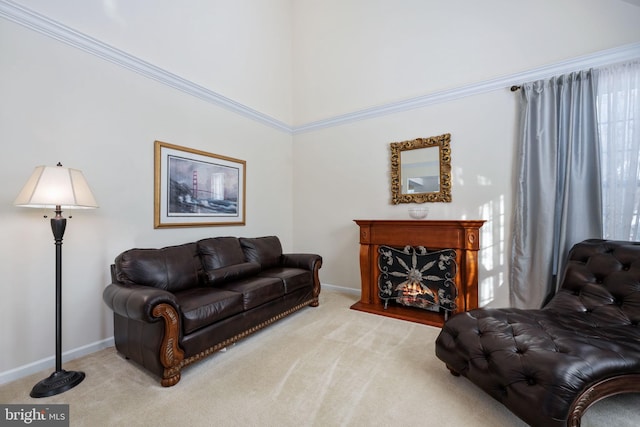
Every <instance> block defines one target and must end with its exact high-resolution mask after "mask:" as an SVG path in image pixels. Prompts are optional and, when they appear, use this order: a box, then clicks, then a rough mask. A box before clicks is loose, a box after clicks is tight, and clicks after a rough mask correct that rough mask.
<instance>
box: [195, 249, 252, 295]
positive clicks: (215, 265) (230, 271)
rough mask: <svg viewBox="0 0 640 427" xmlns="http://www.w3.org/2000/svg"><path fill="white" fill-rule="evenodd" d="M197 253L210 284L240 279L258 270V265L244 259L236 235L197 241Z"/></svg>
mask: <svg viewBox="0 0 640 427" xmlns="http://www.w3.org/2000/svg"><path fill="white" fill-rule="evenodd" d="M197 246H198V254H199V255H200V259H201V260H202V267H203V269H204V273H205V275H206V277H207V281H208V283H209V284H210V285H219V284H222V283H226V282H230V281H232V280H238V279H242V278H244V277H247V276H250V275H252V274H257V273H258V272H259V271H260V265H259V264H257V263H254V262H247V261H246V260H245V256H244V252H243V251H242V246H240V240H238V238H237V237H212V238H209V239H202V240H199V241H198V242H197Z"/></svg>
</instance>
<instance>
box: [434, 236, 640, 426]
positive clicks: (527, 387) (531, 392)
mask: <svg viewBox="0 0 640 427" xmlns="http://www.w3.org/2000/svg"><path fill="white" fill-rule="evenodd" d="M639 322H640V243H638V242H624V241H609V240H599V239H597V240H596V239H591V240H586V241H584V242H582V243H578V244H576V245H575V246H574V247H573V248H572V249H571V251H570V253H569V260H568V264H567V266H566V269H565V273H564V278H563V280H562V286H561V288H560V290H559V291H558V292H557V293H556V295H555V296H554V297H553V298H552V299H551V301H550V302H549V303H548V304H547V305H546V306H545V307H544V308H542V309H537V310H522V309H515V308H503V309H488V308H480V309H476V310H472V311H469V312H466V313H460V314H457V315H455V316H454V317H452V318H451V319H449V320H448V321H447V322H446V323H445V325H444V326H443V328H442V331H441V332H440V335H439V336H438V338H437V340H436V355H437V357H438V358H440V359H441V360H442V361H443V362H445V363H446V365H447V367H448V368H449V370H450V371H451V373H452V374H454V375H462V376H464V377H467V378H468V379H469V380H470V381H472V382H473V383H474V384H476V385H477V386H478V387H480V388H481V389H482V390H484V391H485V392H486V393H488V394H489V395H491V396H492V397H494V398H495V399H497V400H498V401H500V402H501V403H502V404H503V405H505V406H506V407H507V408H509V410H511V411H512V412H513V413H514V414H515V415H517V416H518V417H520V418H521V419H522V420H524V421H525V422H526V423H528V424H530V425H532V426H545V427H549V426H563V425H568V426H579V425H580V419H581V417H582V415H583V413H584V412H585V411H586V410H587V409H588V408H589V406H591V405H592V404H593V403H595V402H597V401H598V400H600V399H602V398H605V397H607V396H612V395H614V394H619V393H627V392H640V327H639V326H638V323H639Z"/></svg>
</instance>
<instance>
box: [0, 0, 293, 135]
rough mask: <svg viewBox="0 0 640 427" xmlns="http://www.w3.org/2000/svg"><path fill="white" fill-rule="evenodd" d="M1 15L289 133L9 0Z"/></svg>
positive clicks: (0, 6) (1, 4) (0, 1)
mask: <svg viewBox="0 0 640 427" xmlns="http://www.w3.org/2000/svg"><path fill="white" fill-rule="evenodd" d="M0 17H2V18H5V19H8V20H9V21H12V22H15V23H17V24H19V25H22V26H24V27H26V28H29V29H31V30H33V31H36V32H38V33H40V34H44V35H45V36H48V37H51V38H53V39H55V40H58V41H60V42H62V43H65V44H67V45H69V46H73V47H75V48H78V49H80V50H83V51H85V52H87V53H90V54H91V55H95V56H97V57H99V58H102V59H104V60H107V61H109V62H112V63H114V64H116V65H119V66H121V67H124V68H126V69H128V70H131V71H134V72H136V73H138V74H141V75H143V76H145V77H148V78H150V79H153V80H156V81H158V82H160V83H162V84H164V85H167V86H170V87H172V88H174V89H177V90H179V91H182V92H185V93H187V94H189V95H192V96H195V97H196V98H200V99H202V100H204V101H206V102H209V103H211V104H214V105H217V106H219V107H222V108H225V109H227V110H230V111H232V112H234V113H237V114H240V115H242V116H245V117H248V118H250V119H253V120H255V121H257V122H260V123H262V124H265V125H267V126H271V127H273V128H276V129H278V130H281V131H284V132H287V133H291V127H290V126H289V125H287V124H285V123H283V122H281V121H279V120H276V119H274V118H273V117H270V116H268V115H266V114H264V113H261V112H259V111H256V110H254V109H252V108H249V107H247V106H245V105H243V104H241V103H239V102H236V101H234V100H232V99H230V98H227V97H225V96H223V95H220V94H219V93H216V92H214V91H212V90H209V89H207V88H205V87H203V86H200V85H198V84H196V83H194V82H191V81H189V80H187V79H184V78H182V77H180V76H178V75H176V74H173V73H170V72H168V71H166V70H164V69H162V68H160V67H157V66H155V65H153V64H150V63H149V62H146V61H143V60H142V59H140V58H137V57H135V56H133V55H130V54H128V53H126V52H124V51H122V50H119V49H117V48H115V47H113V46H110V45H108V44H106V43H103V42H101V41H100V40H97V39H94V38H92V37H89V36H87V35H86V34H83V33H81V32H79V31H76V30H74V29H72V28H69V27H67V26H65V25H63V24H61V23H59V22H56V21H54V20H52V19H49V18H47V17H46V16H44V15H41V14H39V13H37V12H34V11H33V10H30V9H28V8H26V7H24V6H21V5H19V4H17V3H15V2H12V1H10V0H0Z"/></svg>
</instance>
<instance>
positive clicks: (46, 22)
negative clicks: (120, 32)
mask: <svg viewBox="0 0 640 427" xmlns="http://www.w3.org/2000/svg"><path fill="white" fill-rule="evenodd" d="M0 17H2V18H5V19H7V20H9V21H12V22H15V23H17V24H19V25H22V26H24V27H26V28H29V29H31V30H33V31H36V32H38V33H40V34H43V35H45V36H48V37H51V38H53V39H55V40H58V41H60V42H62V43H65V44H67V45H70V46H73V47H75V48H78V49H80V50H83V51H85V52H87V53H90V54H91V55H95V56H97V57H99V58H102V59H104V60H107V61H109V62H112V63H114V64H116V65H119V66H121V67H124V68H126V69H128V70H131V71H133V72H136V73H138V74H140V75H142V76H145V77H147V78H150V79H153V80H156V81H158V82H160V83H162V84H164V85H166V86H169V87H172V88H174V89H177V90H179V91H182V92H184V93H186V94H189V95H191V96H194V97H196V98H199V99H202V100H204V101H206V102H209V103H211V104H214V105H217V106H219V107H222V108H224V109H226V110H229V111H231V112H234V113H236V114H239V115H241V116H244V117H247V118H249V119H252V120H255V121H257V122H259V123H262V124H265V125H267V126H270V127H272V128H275V129H278V130H280V131H283V132H286V133H288V134H294V135H295V134H300V133H305V132H312V131H315V130H319V129H324V128H328V127H335V126H340V125H343V124H347V123H351V122H355V121H360V120H367V119H371V118H375V117H380V116H384V115H388V114H395V113H400V112H403V111H408V110H412V109H416V108H422V107H426V106H430V105H434V104H439V103H442V102H449V101H453V100H456V99H459V98H464V97H468V96H473V95H478V94H482V93H486V92H490V91H494V90H498V89H501V90H504V89H506V88H509V87H510V86H512V85H514V84H521V83H523V82H528V81H533V80H539V79H544V78H548V77H551V76H554V75H558V74H563V73H567V72H572V71H576V70H581V69H585V68H593V67H599V66H604V65H608V64H614V63H617V62H623V61H628V60H631V59H636V58H640V43H634V44H629V45H625V46H621V47H617V48H613V49H608V50H604V51H600V52H596V53H593V54H589V55H585V56H580V57H577V58H573V59H569V60H566V61H561V62H557V63H554V64H550V65H545V66H542V67H537V68H534V69H531V70H528V71H524V72H519V73H514V74H509V75H505V76H501V77H496V78H493V79H489V80H485V81H481V82H475V83H470V84H467V85H463V86H458V87H455V88H452V89H446V90H441V91H437V92H432V93H430V94H426V95H422V96H418V97H414V98H409V99H405V100H401V101H398V102H392V103H388V104H383V105H380V106H374V107H370V108H366V109H362V110H358V111H354V112H350V113H346V114H342V115H338V116H334V117H330V118H327V119H322V120H318V121H314V122H311V123H307V124H303V125H299V126H290V125H288V124H286V123H283V122H281V121H279V120H277V119H275V118H273V117H271V116H268V115H266V114H264V113H261V112H259V111H257V110H254V109H252V108H250V107H247V106H246V105H243V104H241V103H239V102H236V101H234V100H232V99H230V98H227V97H225V96H223V95H221V94H219V93H217V92H214V91H212V90H210V89H207V88H205V87H203V86H200V85H198V84H196V83H194V82H192V81H189V80H187V79H185V78H182V77H180V76H178V75H176V74H173V73H170V72H169V71H166V70H164V69H162V68H160V67H157V66H155V65H153V64H151V63H149V62H146V61H143V60H142V59H140V58H137V57H135V56H133V55H130V54H128V53H126V52H124V51H122V50H119V49H117V48H115V47H113V46H110V45H108V44H106V43H103V42H101V41H100V40H97V39H94V38H92V37H89V36H87V35H86V34H83V33H81V32H79V31H76V30H73V29H72V28H69V27H67V26H65V25H63V24H61V23H59V22H56V21H54V20H52V19H49V18H47V17H46V16H44V15H41V14H39V13H37V12H35V11H33V10H30V9H28V8H26V7H24V6H21V5H19V4H17V3H15V2H13V1H11V0H0Z"/></svg>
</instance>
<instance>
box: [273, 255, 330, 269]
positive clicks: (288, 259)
mask: <svg viewBox="0 0 640 427" xmlns="http://www.w3.org/2000/svg"><path fill="white" fill-rule="evenodd" d="M317 263H320V265H322V257H321V256H320V255H316V254H282V266H283V267H292V268H302V269H304V270H309V271H314V270H315V269H316V268H320V267H319V266H318V265H316V264H317Z"/></svg>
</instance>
